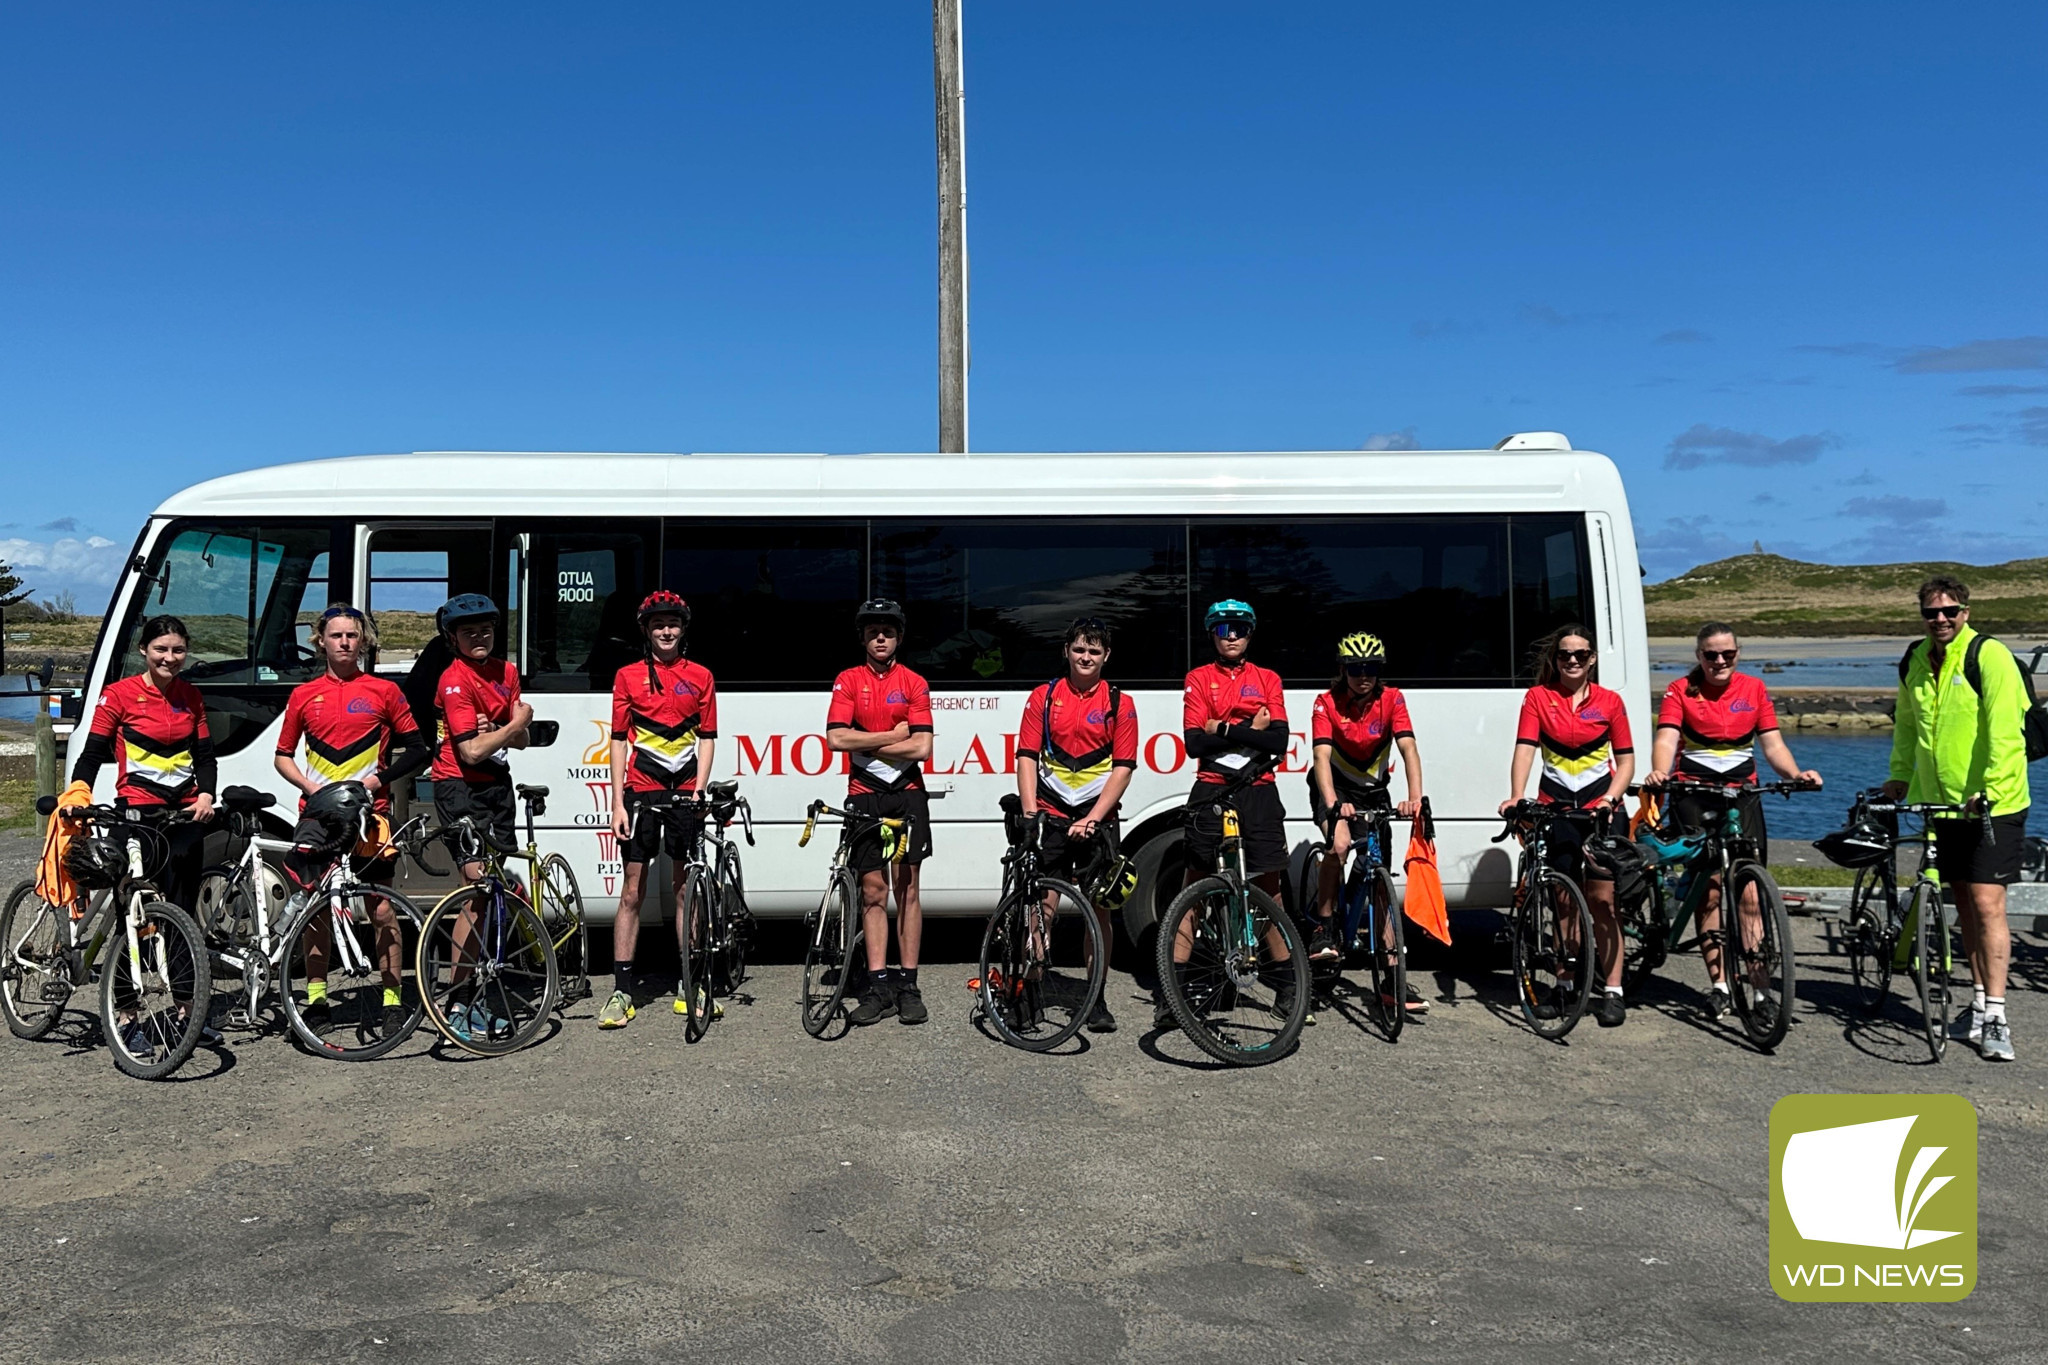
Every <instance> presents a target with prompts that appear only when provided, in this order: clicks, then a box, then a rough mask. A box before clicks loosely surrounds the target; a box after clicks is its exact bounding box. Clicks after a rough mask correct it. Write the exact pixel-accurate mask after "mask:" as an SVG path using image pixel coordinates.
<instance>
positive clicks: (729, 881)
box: [711, 857, 754, 996]
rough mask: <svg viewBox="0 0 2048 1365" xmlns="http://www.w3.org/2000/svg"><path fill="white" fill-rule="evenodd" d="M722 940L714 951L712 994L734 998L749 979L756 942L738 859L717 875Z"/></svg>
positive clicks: (733, 859) (716, 944)
mask: <svg viewBox="0 0 2048 1365" xmlns="http://www.w3.org/2000/svg"><path fill="white" fill-rule="evenodd" d="M718 896H719V901H720V908H719V941H718V942H717V943H715V944H713V945H712V949H711V993H712V994H713V995H721V996H731V995H734V994H736V993H738V991H739V988H740V985H741V983H743V982H744V981H745V980H746V979H747V949H748V948H749V947H751V946H752V944H753V942H754V914H753V912H752V911H751V910H749V909H747V894H746V889H745V886H744V884H743V879H742V877H741V875H740V864H739V859H738V858H737V857H734V858H732V859H731V860H729V861H728V862H727V863H726V864H725V866H724V868H723V869H721V871H720V872H719V874H718Z"/></svg>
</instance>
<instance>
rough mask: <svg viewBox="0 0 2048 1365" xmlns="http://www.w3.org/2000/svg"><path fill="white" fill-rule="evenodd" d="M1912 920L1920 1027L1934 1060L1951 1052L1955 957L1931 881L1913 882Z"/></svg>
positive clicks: (1939, 898) (1908, 911) (1937, 892)
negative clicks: (1950, 1031)
mask: <svg viewBox="0 0 2048 1365" xmlns="http://www.w3.org/2000/svg"><path fill="white" fill-rule="evenodd" d="M1906 913H1907V914H1908V915H1910V916H1911V917H1912V920H1913V985H1914V987H1915V988H1916V989H1917V990H1918V991H1919V993H1920V1027H1921V1031H1922V1032H1923V1033H1924V1034H1925V1035H1926V1038H1927V1050H1928V1052H1929V1053H1931V1054H1932V1055H1933V1058H1934V1060H1935V1061H1937V1062H1938V1061H1940V1060H1941V1059H1942V1056H1943V1055H1944V1054H1945V1053H1947V1051H1948V1021H1949V1012H1950V1009H1951V1008H1952V1006H1953V1003H1954V999H1953V997H1954V991H1953V987H1952V983H1951V979H1950V972H1951V969H1952V968H1953V965H1954V963H1953V958H1952V956H1951V954H1950V951H1949V935H1948V918H1947V916H1946V915H1945V914H1943V912H1942V906H1941V893H1940V892H1939V891H1938V890H1936V889H1935V887H1934V884H1933V883H1932V882H1927V881H1920V882H1916V883H1914V885H1913V899H1912V901H1911V902H1910V908H1909V909H1908V910H1907V911H1906Z"/></svg>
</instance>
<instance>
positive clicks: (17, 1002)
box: [0, 882, 71, 1038]
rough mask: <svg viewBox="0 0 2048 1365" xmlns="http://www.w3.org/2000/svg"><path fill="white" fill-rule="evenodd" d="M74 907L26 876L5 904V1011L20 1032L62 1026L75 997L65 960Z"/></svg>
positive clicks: (0, 1006) (0, 923)
mask: <svg viewBox="0 0 2048 1365" xmlns="http://www.w3.org/2000/svg"><path fill="white" fill-rule="evenodd" d="M68 913H69V912H67V911H65V910H64V909H62V908H60V907H58V906H54V905H51V904H50V903H49V902H48V901H46V900H44V899H43V898H42V897H41V896H38V895H37V894H36V884H35V883H34V882H23V883H22V884H21V885H20V886H17V887H15V888H14V893H13V894H12V895H10V896H9V897H8V898H7V908H6V909H5V910H0V1014H4V1015H5V1016H7V1031H8V1032H9V1033H12V1034H13V1035H14V1036H15V1037H17V1038H40V1037H42V1036H43V1035H44V1034H46V1033H48V1032H49V1031H50V1030H51V1029H53V1028H55V1027H56V1026H57V1018H58V1016H59V1015H61V1014H62V1013H63V1012H64V1002H65V1001H67V1000H69V999H70V998H71V973H70V970H69V968H68V967H67V965H66V964H65V961H64V951H63V944H64V924H65V919H66V916H67V914H68Z"/></svg>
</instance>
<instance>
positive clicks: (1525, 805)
mask: <svg viewBox="0 0 2048 1365" xmlns="http://www.w3.org/2000/svg"><path fill="white" fill-rule="evenodd" d="M1605 814H1606V813H1605V812H1603V811H1599V810H1595V809H1594V808H1592V807H1590V806H1566V805H1561V804H1559V803H1558V802H1555V801H1538V800H1537V799H1536V798H1535V797H1533V796H1525V797H1523V798H1522V799H1521V800H1519V801H1517V802H1515V804H1514V805H1512V806H1510V807H1508V809H1507V811H1506V813H1505V814H1503V815H1502V816H1501V831H1500V833H1498V834H1496V835H1494V836H1493V838H1492V839H1490V840H1488V842H1489V843H1495V844H1497V843H1500V842H1502V841H1503V840H1505V839H1506V838H1507V837H1508V836H1509V835H1512V834H1518V833H1520V832H1521V831H1522V830H1523V829H1524V828H1525V827H1527V826H1529V825H1533V824H1535V823H1536V820H1537V817H1538V816H1542V817H1544V818H1546V819H1559V820H1584V821H1587V822H1588V823H1592V822H1595V821H1598V820H1600V819H1601V818H1603V816H1604V815H1605Z"/></svg>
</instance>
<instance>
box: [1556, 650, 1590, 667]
mask: <svg viewBox="0 0 2048 1365" xmlns="http://www.w3.org/2000/svg"><path fill="white" fill-rule="evenodd" d="M1592 657H1593V651H1592V650H1590V649H1560V650H1559V651H1557V661H1558V662H1559V663H1561V664H1582V663H1587V662H1589V661H1590V660H1591V659H1592Z"/></svg>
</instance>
